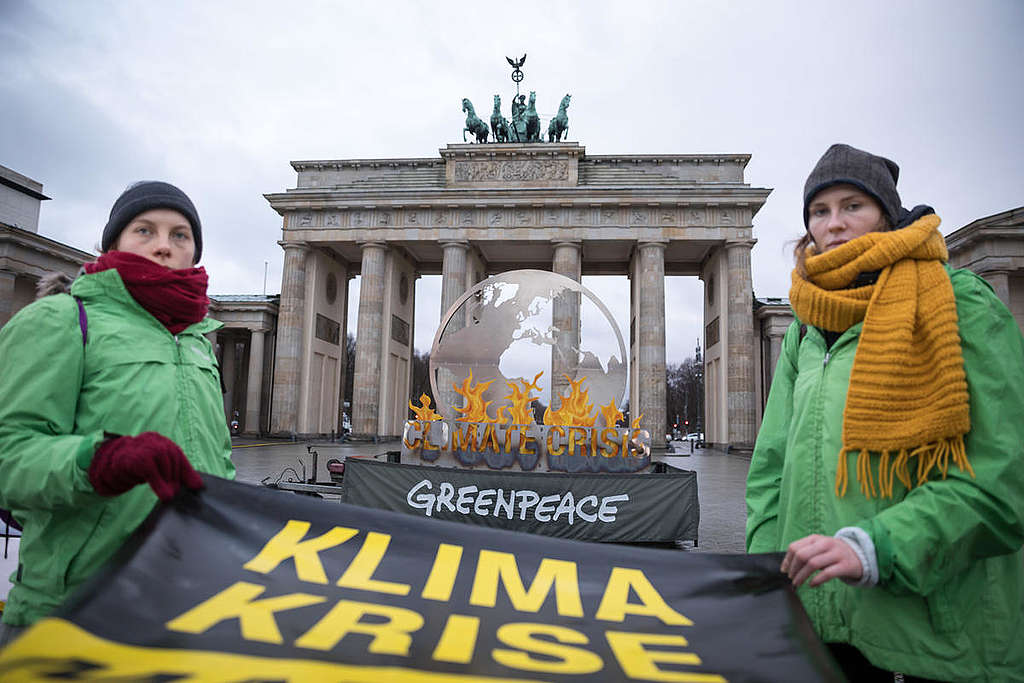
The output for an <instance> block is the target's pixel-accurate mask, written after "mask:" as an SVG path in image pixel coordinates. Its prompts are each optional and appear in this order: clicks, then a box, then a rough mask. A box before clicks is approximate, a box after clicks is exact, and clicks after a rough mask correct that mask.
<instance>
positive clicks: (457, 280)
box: [441, 242, 469, 330]
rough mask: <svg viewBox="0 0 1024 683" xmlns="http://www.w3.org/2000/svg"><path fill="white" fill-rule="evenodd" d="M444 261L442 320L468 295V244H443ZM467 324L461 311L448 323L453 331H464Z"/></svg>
mask: <svg viewBox="0 0 1024 683" xmlns="http://www.w3.org/2000/svg"><path fill="white" fill-rule="evenodd" d="M441 248H442V249H444V261H443V263H442V264H441V319H442V320H444V316H445V314H446V313H447V312H448V309H449V308H451V307H452V304H454V303H455V302H456V301H458V300H459V297H460V296H462V295H463V294H465V293H466V252H467V251H468V250H469V243H467V242H442V243H441ZM465 324H466V321H465V319H464V316H463V311H459V313H457V314H456V315H455V316H454V317H453V318H452V319H451V322H450V323H448V325H449V328H450V329H451V330H458V329H462V327H463V326H464V325H465Z"/></svg>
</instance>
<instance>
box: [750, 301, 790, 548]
mask: <svg viewBox="0 0 1024 683" xmlns="http://www.w3.org/2000/svg"><path fill="white" fill-rule="evenodd" d="M799 345H800V323H799V322H797V321H794V322H793V324H792V325H790V326H789V329H788V330H787V331H786V336H785V337H784V338H783V340H782V353H781V354H779V362H778V363H777V364H776V366H775V375H774V377H773V379H772V388H771V390H770V391H769V392H768V403H767V404H766V405H765V409H764V418H763V419H762V420H761V429H760V431H758V433H757V443H756V445H755V446H754V454H753V456H752V457H751V459H750V470H749V472H748V474H747V552H748V553H769V552H776V551H778V550H780V548H779V531H778V526H779V494H780V492H781V486H782V462H783V460H784V459H785V457H786V442H787V440H788V435H789V425H790V422H791V421H792V418H793V382H794V381H795V380H796V355H797V349H798V347H799Z"/></svg>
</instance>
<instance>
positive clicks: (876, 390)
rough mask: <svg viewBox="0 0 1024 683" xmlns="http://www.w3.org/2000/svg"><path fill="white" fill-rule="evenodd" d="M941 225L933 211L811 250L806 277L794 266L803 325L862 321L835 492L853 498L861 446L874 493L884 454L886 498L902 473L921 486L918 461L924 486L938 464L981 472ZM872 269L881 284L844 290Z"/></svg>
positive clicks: (942, 468)
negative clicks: (972, 450) (849, 463)
mask: <svg viewBox="0 0 1024 683" xmlns="http://www.w3.org/2000/svg"><path fill="white" fill-rule="evenodd" d="M938 227H939V217H938V216H935V215H934V214H931V215H927V216H924V217H923V218H920V219H918V220H917V221H915V222H914V223H912V224H911V225H909V226H907V227H905V228H902V229H900V230H894V231H891V232H872V233H868V234H867V235H863V236H861V237H858V238H857V239H854V240H851V241H850V242H847V243H846V244H843V245H841V246H839V247H836V248H835V249H833V250H831V251H829V252H826V253H824V254H820V255H814V252H813V247H812V248H810V249H808V252H807V254H808V256H807V259H806V263H805V267H806V270H807V277H806V279H805V278H804V277H801V275H800V274H799V273H798V272H797V271H796V270H794V271H793V287H792V289H790V292H789V298H790V303H791V304H792V306H793V310H794V312H795V313H796V315H797V317H798V318H799V319H800V320H801V322H804V323H807V324H809V325H814V326H815V327H819V328H822V329H825V330H830V331H833V332H842V331H844V330H846V329H848V328H849V327H850V326H852V325H854V324H856V323H858V322H860V321H861V320H863V321H864V326H863V328H862V330H861V334H860V342H859V344H858V346H857V352H856V355H855V356H854V359H853V370H852V371H851V373H850V386H849V389H848V390H847V394H846V409H845V411H844V413H843V445H842V449H841V450H840V452H839V465H838V468H837V471H836V495H837V496H840V497H842V496H844V495H845V494H846V486H847V467H846V459H847V456H848V455H849V454H851V453H852V452H854V451H857V452H858V456H857V480H858V481H859V482H860V489H861V491H862V492H863V493H864V495H865V496H866V497H868V498H870V497H872V496H874V495H875V481H874V475H873V473H872V469H873V468H872V465H871V460H872V459H871V457H870V455H869V453H873V454H875V455H876V458H875V460H876V461H877V472H878V490H879V492H880V493H881V495H882V496H884V497H891V496H892V488H893V479H894V477H895V478H898V479H899V480H900V481H901V482H903V485H904V486H906V487H907V488H911V487H912V486H913V485H914V484H913V482H912V480H911V475H910V469H909V462H910V459H911V458H916V462H917V473H916V474H917V476H916V479H917V485H921V484H923V483H925V481H927V480H928V475H929V473H930V472H931V471H932V470H933V469H938V471H939V472H941V474H942V477H943V478H945V477H946V472H947V470H948V468H949V459H950V458H952V459H953V462H955V463H956V464H957V466H959V467H960V469H961V470H966V471H968V472H970V474H971V476H972V477H973V476H974V470H973V469H972V468H971V465H970V463H969V462H968V461H967V452H966V449H965V447H964V435H965V434H966V433H967V432H968V431H970V429H971V420H970V412H969V409H968V397H967V379H966V375H965V374H964V360H963V353H962V351H961V348H960V334H959V328H958V326H957V314H956V300H955V299H954V297H953V285H952V283H951V282H950V280H949V276H948V275H947V274H946V271H945V269H944V268H943V265H942V264H943V263H945V261H946V260H947V258H948V252H947V251H946V243H945V240H944V239H943V237H942V234H941V233H940V232H939V231H938ZM872 271H881V272H880V274H879V276H878V280H877V281H876V282H875V284H873V285H868V286H865V287H856V288H852V289H846V287H848V286H849V285H850V284H851V283H852V282H853V281H854V278H856V277H857V275H858V274H859V273H865V272H872Z"/></svg>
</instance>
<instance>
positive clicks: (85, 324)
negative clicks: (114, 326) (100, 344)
mask: <svg viewBox="0 0 1024 683" xmlns="http://www.w3.org/2000/svg"><path fill="white" fill-rule="evenodd" d="M75 302H76V303H77V304H78V327H79V329H81V330H82V346H85V340H86V339H87V338H88V336H89V316H87V315H86V314H85V304H83V303H82V300H81V299H79V298H78V297H77V296H76V297H75Z"/></svg>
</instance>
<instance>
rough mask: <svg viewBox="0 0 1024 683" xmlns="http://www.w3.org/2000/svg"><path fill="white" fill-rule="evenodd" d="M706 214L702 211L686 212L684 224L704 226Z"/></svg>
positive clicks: (690, 210)
mask: <svg viewBox="0 0 1024 683" xmlns="http://www.w3.org/2000/svg"><path fill="white" fill-rule="evenodd" d="M706 215H707V214H706V212H705V211H704V209H689V210H688V211H687V212H686V224H687V225H706V224H707V221H706V219H705V216H706Z"/></svg>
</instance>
